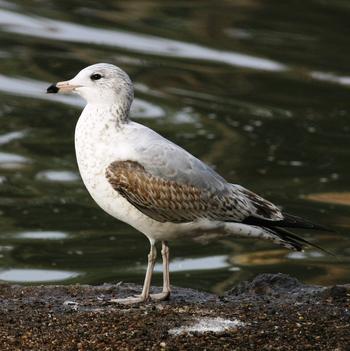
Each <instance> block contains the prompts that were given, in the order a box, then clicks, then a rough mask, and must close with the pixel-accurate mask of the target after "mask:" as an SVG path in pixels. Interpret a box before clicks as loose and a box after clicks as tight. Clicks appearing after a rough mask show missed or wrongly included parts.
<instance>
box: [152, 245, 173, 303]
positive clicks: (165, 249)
mask: <svg viewBox="0 0 350 351" xmlns="http://www.w3.org/2000/svg"><path fill="white" fill-rule="evenodd" d="M162 258H163V291H162V292H161V293H159V294H151V299H152V300H158V301H162V300H167V299H168V298H169V296H170V274H169V246H168V242H167V241H162Z"/></svg>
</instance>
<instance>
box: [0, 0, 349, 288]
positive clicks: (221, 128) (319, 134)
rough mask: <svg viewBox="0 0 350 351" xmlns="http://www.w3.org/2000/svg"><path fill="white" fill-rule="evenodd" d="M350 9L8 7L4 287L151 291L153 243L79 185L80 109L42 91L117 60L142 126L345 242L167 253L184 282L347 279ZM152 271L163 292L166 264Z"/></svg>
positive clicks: (0, 13)
mask: <svg viewBox="0 0 350 351" xmlns="http://www.w3.org/2000/svg"><path fill="white" fill-rule="evenodd" d="M135 4H136V5H135ZM349 10H350V9H349V8H348V7H347V6H346V5H344V2H341V1H337V0H335V1H333V2H327V3H322V4H321V3H320V2H318V1H316V2H308V3H305V2H304V3H302V4H301V3H300V4H299V3H298V2H295V1H291V0H286V1H280V2H268V1H267V2H266V1H265V2H263V1H247V2H242V1H226V2H220V3H214V2H213V3H210V2H207V3H206V4H205V6H204V5H203V4H199V3H198V2H196V1H187V2H177V3H176V4H175V3H171V4H170V3H169V2H164V1H152V2H139V1H137V2H136V1H127V2H118V3H117V2H115V1H109V0H106V1H104V2H103V6H102V5H101V3H100V2H97V1H90V2H88V3H87V2H84V1H80V0H73V1H67V0H62V1H59V2H57V1H51V0H47V1H45V2H40V6H36V7H34V6H32V5H30V4H29V3H27V2H25V1H19V0H14V1H11V2H9V1H4V0H0V33H1V38H2V43H3V45H2V46H1V49H0V57H1V63H0V95H1V103H0V130H1V133H0V146H1V148H2V150H1V152H0V170H1V172H0V173H1V174H0V185H1V186H0V218H1V221H0V259H1V267H5V268H4V270H3V271H2V274H3V275H2V277H4V276H5V278H6V277H7V278H9V279H10V280H11V279H12V280H11V281H14V280H15V279H18V281H19V282H24V283H27V282H32V281H38V282H39V281H41V282H47V283H50V281H54V279H63V280H60V281H61V282H63V283H70V282H72V280H73V281H74V282H82V283H96V284H99V283H103V282H105V281H113V282H116V281H120V280H123V281H133V282H138V283H140V282H141V281H142V279H143V276H144V264H145V261H146V255H147V249H148V242H147V240H146V239H145V238H144V236H142V235H140V234H136V231H135V230H133V229H132V228H130V227H128V226H126V225H124V224H122V223H120V222H118V221H116V220H114V219H112V218H110V217H108V216H107V215H106V214H104V213H103V212H102V211H101V210H100V209H98V208H97V207H96V205H95V204H94V203H93V201H92V200H91V198H90V197H89V195H88V194H87V192H86V190H85V189H84V186H83V184H82V183H81V181H80V177H79V174H78V169H77V166H76V161H75V155H74V142H73V140H74V126H75V122H76V118H77V117H78V115H79V113H80V110H81V108H82V107H83V105H84V102H83V101H82V100H81V99H80V98H79V97H78V96H68V95H66V96H64V95H59V96H52V95H48V94H45V91H46V88H47V86H48V85H49V82H52V81H55V80H63V79H68V78H70V77H71V75H73V74H74V73H76V72H77V71H79V70H80V69H81V68H82V67H85V66H87V65H88V64H92V63H95V62H106V61H108V62H114V63H116V64H118V65H120V66H121V67H122V68H123V69H125V70H126V71H127V72H128V73H130V75H131V77H132V79H133V81H134V82H135V93H136V94H135V95H136V100H135V104H134V105H133V109H132V116H133V118H135V119H137V120H138V119H142V118H145V119H146V120H144V121H141V122H142V123H144V124H146V125H148V126H150V127H152V128H154V129H156V130H157V131H159V132H160V133H161V134H163V135H165V136H166V137H167V138H169V139H171V140H174V141H175V142H176V143H178V144H180V145H181V146H183V147H185V148H186V149H188V150H189V151H190V152H191V153H193V154H195V155H196V156H199V157H200V158H202V159H204V160H205V161H207V162H208V163H210V164H211V165H212V166H213V167H215V168H216V169H217V170H218V171H219V172H220V173H221V174H222V175H223V176H224V177H226V178H227V179H228V180H229V181H231V182H235V183H240V184H242V185H244V186H246V187H248V188H250V189H251V190H254V191H256V192H258V193H261V194H262V195H264V196H265V197H267V198H269V199H271V200H272V201H274V202H276V203H277V204H279V205H281V206H283V208H284V209H285V210H286V211H288V212H291V213H295V214H299V215H304V216H305V217H307V218H310V219H311V220H314V221H316V222H320V223H321V224H324V225H328V226H330V227H332V228H333V229H335V230H336V233H311V232H310V233H309V232H305V233H300V234H302V235H305V237H306V238H307V239H308V240H312V241H313V242H315V243H317V244H319V245H320V246H324V247H325V248H326V249H328V250H330V251H332V252H334V253H336V254H337V257H338V259H333V258H331V257H328V256H324V255H323V254H322V253H318V252H316V251H314V250H309V251H305V253H294V252H288V251H286V250H283V249H280V248H279V247H275V246H273V245H272V244H271V243H264V242H255V241H244V240H235V239H234V238H230V239H227V240H225V241H222V242H213V243H210V244H209V245H206V246H202V245H199V244H197V243H192V242H183V241H180V242H174V243H171V244H170V245H171V258H172V261H171V269H172V271H173V272H176V274H174V275H173V277H172V282H173V283H174V285H180V286H189V287H194V288H201V289H207V290H211V291H216V292H222V291H223V290H225V289H227V288H230V287H231V286H232V284H236V283H237V282H239V281H241V280H244V279H247V278H251V277H253V276H254V275H256V274H258V273H263V272H284V273H290V274H292V275H294V276H296V277H297V278H299V279H302V280H304V281H307V282H313V283H322V284H323V283H324V284H330V283H341V282H348V280H349V273H348V269H347V265H348V262H347V257H348V256H349V249H348V247H349V244H348V243H349V241H348V240H349V239H348V238H349V234H348V230H349V228H350V220H349V211H350V208H349V206H348V204H349V203H350V201H349V198H350V196H349V179H348V178H349V174H350V170H349V158H350V138H349V135H350V127H349V113H350V112H349V104H348V101H349V99H348V97H349V90H348V86H349V76H350V75H349V68H348V65H349V63H348V59H347V57H348V56H349V54H350V52H349V53H348V51H350V49H349V48H348V45H347V44H348V43H347V38H346V36H344V28H346V26H347V23H348V18H349V15H350V12H349ZM325 11H326V12H327V16H324V13H325ZM52 266H54V267H55V270H51V268H52ZM156 270H157V272H158V274H156V276H155V283H157V284H160V283H161V274H160V271H161V263H160V260H159V261H158V263H157V266H156ZM55 272H56V273H57V274H59V275H58V276H57V275H56V276H55V274H56V273H55ZM77 272H80V273H81V274H80V275H79V274H78V273H77ZM62 274H63V275H62ZM14 277H15V278H14ZM23 277H27V278H26V279H27V280H24V278H23Z"/></svg>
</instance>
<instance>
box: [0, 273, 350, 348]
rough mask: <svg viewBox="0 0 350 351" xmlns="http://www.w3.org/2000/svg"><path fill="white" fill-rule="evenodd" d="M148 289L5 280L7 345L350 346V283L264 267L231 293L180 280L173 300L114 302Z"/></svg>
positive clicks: (0, 287)
mask: <svg viewBox="0 0 350 351" xmlns="http://www.w3.org/2000/svg"><path fill="white" fill-rule="evenodd" d="M154 289H155V288H153V291H155V290H154ZM140 290H141V287H140V286H138V285H134V284H117V285H111V284H104V285H100V286H89V285H69V286H63V285H57V286H20V285H9V284H0V298H1V304H0V313H1V321H0V349H1V350H4V351H5V350H146V349H147V350H204V349H207V350H225V349H227V350H237V351H238V350H242V351H243V350H338V351H342V350H344V351H345V350H349V345H350V311H349V309H350V284H346V285H337V286H332V287H321V286H312V285H304V284H302V283H300V282H299V281H298V280H296V279H295V278H292V277H289V276H287V275H283V274H261V275H258V276H257V277H256V278H255V279H253V280H252V281H248V282H242V283H240V284H238V285H237V286H235V287H233V288H232V289H231V290H229V291H228V292H226V293H225V294H224V295H223V296H217V295H214V294H210V293H206V292H199V291H196V290H193V289H184V288H176V287H174V288H173V293H172V296H171V298H170V300H169V301H164V302H147V303H144V304H139V305H136V306H124V305H119V304H114V303H111V302H110V299H111V298H115V297H126V296H128V295H132V294H137V293H139V291H140ZM156 291H157V289H156Z"/></svg>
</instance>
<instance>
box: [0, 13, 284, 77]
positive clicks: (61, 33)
mask: <svg viewBox="0 0 350 351" xmlns="http://www.w3.org/2000/svg"><path fill="white" fill-rule="evenodd" d="M0 26H2V28H3V30H4V31H7V32H10V33H18V34H22V35H30V36H37V37H40V38H49V39H55V40H64V41H70V42H78V43H88V44H92V43H93V44H97V45H108V46H114V47H117V48H122V49H127V50H130V51H132V52H141V53H147V54H152V55H164V56H171V57H179V58H189V59H196V60H208V61H214V62H222V63H227V64H229V65H233V66H239V67H247V68H253V69H259V70H267V71H282V70H285V69H286V67H285V66H284V65H283V64H281V63H279V62H275V61H272V60H268V59H264V58H259V57H253V56H249V55H245V54H241V53H234V52H227V51H224V50H215V49H211V48H207V47H204V46H201V45H198V44H189V43H184V42H180V41H177V40H170V39H165V38H160V37H155V36H151V35H144V34H140V33H138V34H134V33H129V32H122V31H117V30H106V29H99V28H91V27H86V26H82V25H78V24H74V23H69V22H64V21H55V20H50V19H48V18H40V17H38V16H36V17H30V16H26V15H23V14H19V13H15V12H10V11H6V10H1V11H0Z"/></svg>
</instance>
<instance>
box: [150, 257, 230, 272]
mask: <svg viewBox="0 0 350 351" xmlns="http://www.w3.org/2000/svg"><path fill="white" fill-rule="evenodd" d="M229 266H230V264H229V262H228V257H227V256H224V255H222V256H210V257H200V258H182V259H180V258H175V259H174V260H172V261H171V262H170V270H171V271H172V272H184V271H196V270H207V269H220V268H226V267H229ZM154 270H155V272H163V266H162V264H160V263H157V264H156V265H155V267H154Z"/></svg>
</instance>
